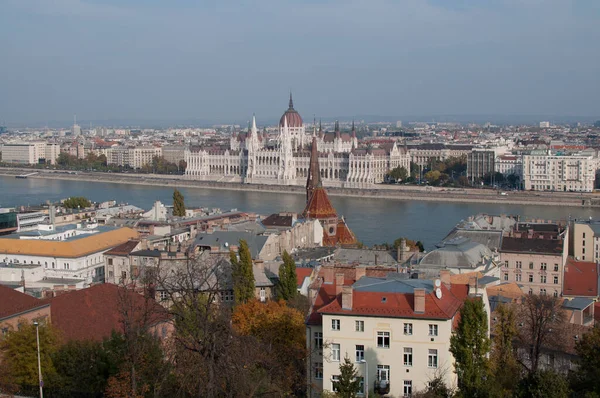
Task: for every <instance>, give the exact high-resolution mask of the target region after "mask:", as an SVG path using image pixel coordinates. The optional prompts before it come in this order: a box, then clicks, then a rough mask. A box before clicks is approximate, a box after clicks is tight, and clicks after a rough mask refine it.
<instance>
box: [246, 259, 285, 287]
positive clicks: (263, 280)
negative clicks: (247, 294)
mask: <svg viewBox="0 0 600 398" xmlns="http://www.w3.org/2000/svg"><path fill="white" fill-rule="evenodd" d="M252 272H253V273H254V286H256V287H269V286H275V282H276V281H277V280H278V279H279V276H278V275H277V274H275V273H274V272H272V271H271V270H270V269H269V268H268V267H265V266H264V265H263V266H262V267H261V266H259V265H256V264H253V265H252Z"/></svg>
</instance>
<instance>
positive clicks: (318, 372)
mask: <svg viewBox="0 0 600 398" xmlns="http://www.w3.org/2000/svg"><path fill="white" fill-rule="evenodd" d="M322 378H323V362H316V363H315V379H317V380H321V379H322Z"/></svg>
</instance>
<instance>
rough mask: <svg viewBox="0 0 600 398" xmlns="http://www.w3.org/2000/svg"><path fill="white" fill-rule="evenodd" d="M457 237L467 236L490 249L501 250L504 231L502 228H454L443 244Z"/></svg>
mask: <svg viewBox="0 0 600 398" xmlns="http://www.w3.org/2000/svg"><path fill="white" fill-rule="evenodd" d="M456 238H467V239H469V240H470V241H472V242H475V243H480V244H482V245H484V246H486V247H487V248H488V249H490V250H492V251H493V250H499V249H500V247H502V231H501V230H469V229H458V228H457V229H454V230H453V231H452V232H450V233H449V234H448V236H446V237H445V238H444V240H443V241H442V243H441V244H442V245H443V243H444V242H446V241H451V240H453V239H456Z"/></svg>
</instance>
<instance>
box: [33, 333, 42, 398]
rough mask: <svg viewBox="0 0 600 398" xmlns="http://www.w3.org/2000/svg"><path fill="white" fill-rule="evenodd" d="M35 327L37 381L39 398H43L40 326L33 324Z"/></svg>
mask: <svg viewBox="0 0 600 398" xmlns="http://www.w3.org/2000/svg"><path fill="white" fill-rule="evenodd" d="M33 325H34V326H35V337H36V339H37V357H38V380H39V382H40V398H44V390H43V388H44V387H43V386H44V382H43V381H42V362H41V360H40V324H39V323H38V322H33Z"/></svg>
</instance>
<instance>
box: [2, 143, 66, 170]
mask: <svg viewBox="0 0 600 398" xmlns="http://www.w3.org/2000/svg"><path fill="white" fill-rule="evenodd" d="M0 150H1V152H2V161H3V162H5V163H16V164H38V163H43V162H48V163H50V164H56V159H57V158H58V155H59V153H60V146H59V145H58V144H50V143H46V142H43V141H40V142H20V143H6V144H3V145H2V148H1V149H0Z"/></svg>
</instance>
